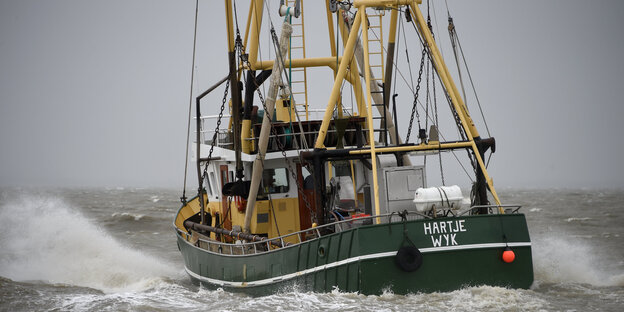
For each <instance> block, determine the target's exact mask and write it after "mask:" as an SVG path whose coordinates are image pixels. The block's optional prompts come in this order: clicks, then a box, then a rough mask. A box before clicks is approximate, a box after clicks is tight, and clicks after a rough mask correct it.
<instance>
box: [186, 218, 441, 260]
mask: <svg viewBox="0 0 624 312" xmlns="http://www.w3.org/2000/svg"><path fill="white" fill-rule="evenodd" d="M430 218H432V217H431V216H428V215H425V214H422V213H420V212H417V211H407V212H404V213H398V212H392V213H386V214H381V215H374V216H362V217H358V218H349V219H345V220H339V221H335V222H331V223H328V224H324V225H320V226H317V227H313V228H308V229H305V230H301V231H298V232H294V233H289V234H285V235H281V236H278V237H275V238H270V239H264V240H262V241H260V242H258V241H256V242H248V243H243V242H236V243H224V242H219V241H215V240H209V239H204V238H202V237H198V238H197V241H196V243H195V245H197V246H199V247H200V248H202V249H205V250H207V251H209V252H214V253H219V254H225V255H232V256H244V255H250V254H257V253H265V252H271V251H275V250H278V249H280V247H279V246H281V247H282V248H287V247H292V246H296V245H299V244H301V243H303V242H305V241H310V240H314V239H318V238H320V237H321V236H323V233H337V232H343V231H348V230H350V229H353V228H356V227H358V226H362V225H370V224H373V223H374V222H375V219H379V222H381V223H388V224H390V223H396V222H402V221H412V220H416V219H430ZM176 230H177V232H178V233H179V234H180V235H181V236H183V237H184V238H185V239H186V241H194V240H195V239H193V238H192V237H193V236H192V234H190V233H187V232H184V231H182V230H180V229H179V228H177V227H176ZM292 238H295V241H296V242H295V243H290V242H288V241H289V240H290V241H292Z"/></svg>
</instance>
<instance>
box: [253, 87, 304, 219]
mask: <svg viewBox="0 0 624 312" xmlns="http://www.w3.org/2000/svg"><path fill="white" fill-rule="evenodd" d="M257 91H258V97H259V98H260V103H262V107H263V108H264V115H265V118H270V117H269V113H268V112H269V110H268V109H267V107H266V102H265V101H264V97H263V96H262V93H261V92H260V89H257ZM269 124H270V125H271V132H272V133H273V135H274V136H275V141H276V142H277V147H278V148H279V149H280V151H281V152H282V156H284V160H286V165H287V166H288V169H289V170H290V174H291V176H292V178H293V180H295V181H297V175H296V174H295V170H294V169H293V167H292V162H291V160H290V159H288V157H287V156H286V148H285V147H284V145H283V144H282V142H281V141H280V140H279V137H278V135H277V130H275V127H274V126H273V123H272V122H271V120H270V119H269ZM295 184H296V185H297V191H298V192H299V194H301V197H302V199H303V202H304V203H305V205H306V208H307V209H308V212H309V213H310V216H311V217H313V218H315V221H316V214H313V213H312V207H310V202H308V198H307V196H306V195H305V193H304V192H303V188H302V187H301V185H299V183H295Z"/></svg>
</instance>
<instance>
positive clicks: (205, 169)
mask: <svg viewBox="0 0 624 312" xmlns="http://www.w3.org/2000/svg"><path fill="white" fill-rule="evenodd" d="M229 90H230V80H229V79H228V80H227V82H226V84H225V93H224V94H223V100H221V111H220V112H219V117H218V118H217V126H216V127H215V130H214V134H213V135H212V143H211V145H210V151H209V152H208V159H207V160H206V164H205V165H204V172H203V174H202V179H205V178H206V175H207V174H208V165H209V164H210V159H211V158H212V152H213V150H214V147H215V145H216V144H217V134H218V133H219V127H220V126H221V119H222V118H223V110H224V109H225V102H226V100H227V95H228V91H229ZM197 131H200V129H198V130H197ZM197 161H199V159H198V160H197ZM200 191H201V190H200Z"/></svg>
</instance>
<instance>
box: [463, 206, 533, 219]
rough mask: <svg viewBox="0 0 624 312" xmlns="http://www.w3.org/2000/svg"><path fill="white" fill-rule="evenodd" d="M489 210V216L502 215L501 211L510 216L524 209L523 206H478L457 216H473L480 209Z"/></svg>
mask: <svg viewBox="0 0 624 312" xmlns="http://www.w3.org/2000/svg"><path fill="white" fill-rule="evenodd" d="M484 208H485V209H487V210H488V214H501V212H500V211H501V209H499V208H502V209H503V212H504V213H505V214H509V213H518V210H520V208H522V206H520V205H477V206H471V207H470V208H468V209H466V210H464V211H462V212H460V213H459V214H457V216H458V217H459V216H463V215H465V214H473V213H474V211H475V210H479V209H484Z"/></svg>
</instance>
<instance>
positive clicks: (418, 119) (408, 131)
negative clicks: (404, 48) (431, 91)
mask: <svg viewBox="0 0 624 312" xmlns="http://www.w3.org/2000/svg"><path fill="white" fill-rule="evenodd" d="M425 53H427V48H426V47H423V50H422V55H421V58H420V70H418V80H417V81H416V92H415V93H414V105H412V115H411V118H410V122H409V127H408V128H407V135H406V136H405V143H409V138H410V134H411V133H412V124H413V123H414V115H416V119H417V120H416V121H417V122H418V128H419V129H420V116H419V114H418V110H417V109H416V106H417V105H418V93H419V91H420V81H421V80H422V73H423V67H424V65H425Z"/></svg>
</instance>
